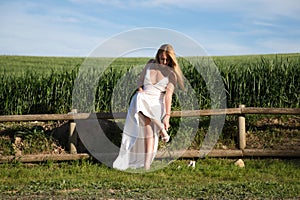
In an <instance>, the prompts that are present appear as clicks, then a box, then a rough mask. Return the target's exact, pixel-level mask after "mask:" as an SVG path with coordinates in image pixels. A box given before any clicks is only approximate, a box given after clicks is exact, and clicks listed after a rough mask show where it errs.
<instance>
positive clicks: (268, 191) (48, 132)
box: [0, 54, 300, 199]
mask: <svg viewBox="0 0 300 200" xmlns="http://www.w3.org/2000/svg"><path fill="white" fill-rule="evenodd" d="M212 58H213V61H214V62H215V64H216V66H217V68H218V70H219V71H220V74H221V76H222V81H223V83H224V87H225V89H226V98H227V101H226V103H227V107H237V106H238V105H239V104H241V103H242V104H245V105H246V106H248V107H250V106H256V107H284V108H288V107H292V108H299V105H300V93H299V91H300V54H280V55H253V56H228V57H212ZM147 60H148V58H118V59H116V60H113V62H112V63H111V66H110V67H109V68H107V69H106V70H105V71H104V72H103V74H97V72H99V70H98V69H93V68H91V69H89V70H91V71H89V72H91V74H88V73H87V74H81V75H82V77H79V79H76V78H78V74H79V72H80V69H82V64H83V62H84V58H68V57H29V56H0V76H1V77H0V89H1V93H0V102H1V103H0V115H11V114H34V113H43V114H45V113H67V112H69V111H70V110H71V108H72V107H73V106H74V105H72V95H73V87H74V81H75V80H81V81H84V82H87V83H88V84H90V82H89V81H90V80H91V77H93V76H98V75H99V76H100V77H101V78H100V79H99V82H97V84H96V87H95V94H96V96H95V101H94V102H93V108H92V110H95V111H110V110H111V109H112V104H111V101H112V98H113V97H114V96H113V93H112V92H113V91H114V88H115V87H116V84H117V83H118V81H119V80H120V79H122V77H124V75H125V74H126V73H128V72H132V73H129V75H128V76H126V77H127V79H128V80H127V81H128V82H127V83H131V84H135V81H136V79H135V77H136V75H137V74H136V72H135V71H134V68H135V66H143V65H144V63H145V62H147ZM179 63H180V64H181V67H182V71H183V73H184V75H185V77H186V79H187V80H188V82H189V83H190V84H191V86H192V88H193V89H194V91H195V95H196V98H197V101H198V102H199V108H200V109H202V108H210V107H211V102H210V96H209V93H208V92H207V88H206V83H205V82H204V80H203V77H201V75H200V74H199V73H198V72H196V71H195V67H193V66H191V65H190V63H188V62H187V60H186V59H185V58H179ZM100 68H101V66H100ZM202 69H203V68H202ZM93 70H94V71H93ZM211 80H212V81H213V80H214V79H213V77H212V79H211ZM79 89H80V90H78V91H77V92H84V91H85V90H86V88H84V87H83V88H79ZM121 89H122V88H121ZM125 89H126V91H125V90H124V91H122V90H118V92H117V93H114V95H116V96H117V95H119V94H121V92H125V93H126V92H127V93H130V92H131V88H129V87H128V88H125ZM127 90H128V91H127ZM121 97H122V95H121ZM121 100H122V101H120V102H118V101H117V102H114V103H115V104H114V105H115V106H116V107H115V108H117V109H119V110H123V111H125V107H126V106H125V105H126V104H127V103H128V101H129V100H128V99H126V100H124V99H121ZM78 103H79V104H78V107H80V106H83V107H85V106H86V105H85V100H84V99H83V100H81V101H79V102H78ZM81 103H82V105H81ZM180 103H181V102H178V99H177V96H176V94H175V98H174V102H173V108H172V109H173V110H177V109H181V107H182V105H181V104H180ZM185 103H186V104H189V103H190V102H185ZM196 109H197V108H196ZM179 120H180V119H176V118H172V119H171V121H170V123H171V125H172V130H171V131H170V134H171V135H172V134H176V126H177V125H178V122H179ZM199 120H200V124H201V126H200V127H199V130H198V131H197V134H196V135H195V138H194V141H193V142H192V143H191V146H190V148H194V149H199V147H200V146H201V142H202V139H203V137H204V135H205V133H206V132H207V129H208V126H209V117H201V118H199ZM236 122H237V117H236V116H227V117H226V121H225V125H224V128H223V131H222V134H221V135H220V137H219V140H218V143H217V144H216V146H215V148H222V147H224V146H225V147H226V148H229V149H235V148H236V147H237V132H238V129H237V124H236ZM64 125H65V122H39V123H36V122H28V123H27V122H24V123H10V122H8V123H0V156H2V155H15V154H16V153H17V151H21V152H22V155H24V154H40V153H53V152H55V151H57V150H62V151H64V148H65V147H66V143H64V142H65V141H64V142H62V141H60V140H59V139H61V138H57V137H55V134H54V129H56V128H61V127H63V126H64ZM299 127H300V120H299V116H279V115H273V116H269V115H264V116H263V115H262V116H257V115H256V116H247V148H252V149H277V150H278V149H279V150H280V149H299V141H300V140H299V138H300V130H299ZM66 135H67V134H66ZM183 136H184V134H183ZM17 138H19V139H21V142H20V143H16V141H17ZM182 139H184V137H182ZM182 142H184V140H182ZM187 163H188V160H178V161H175V162H174V163H172V164H170V165H169V166H167V167H166V168H164V169H161V170H158V171H155V172H151V173H140V174H133V173H125V172H120V171H116V170H113V169H110V168H108V167H106V166H104V165H102V164H99V163H98V162H96V161H91V160H84V161H72V162H61V163H53V162H51V161H47V162H45V163H40V164H28V165H27V164H22V163H18V162H16V163H8V164H1V165H0V198H1V199H33V198H34V199H45V198H46V199H50V198H53V199H99V198H100V199H101V198H103V199H162V198H166V197H167V198H169V199H180V198H182V199H297V198H300V193H299V191H300V187H299V186H300V182H299V180H300V177H299V174H300V173H299V172H300V171H299V170H300V162H299V159H290V160H286V159H282V160H280V159H246V160H245V165H246V167H245V168H238V167H236V166H234V165H233V163H234V160H230V159H211V158H206V159H200V160H197V163H196V168H195V169H191V168H189V167H187Z"/></svg>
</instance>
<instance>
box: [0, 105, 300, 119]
mask: <svg viewBox="0 0 300 200" xmlns="http://www.w3.org/2000/svg"><path fill="white" fill-rule="evenodd" d="M245 114H275V115H276V114H285V115H300V108H256V107H239V108H226V109H211V110H209V109H207V110H191V111H190V110H188V111H172V112H171V117H198V116H212V115H245ZM125 117H126V112H113V113H110V112H101V113H72V112H71V113H69V114H33V115H1V116H0V122H22V121H59V120H81V119H82V120H84V119H96V118H97V119H122V118H125Z"/></svg>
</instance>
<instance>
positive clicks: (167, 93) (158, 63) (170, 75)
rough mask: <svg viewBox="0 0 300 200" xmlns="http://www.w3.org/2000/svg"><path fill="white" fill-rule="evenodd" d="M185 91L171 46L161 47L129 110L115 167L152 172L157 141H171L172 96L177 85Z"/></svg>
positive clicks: (143, 73) (148, 65)
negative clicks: (169, 130) (142, 168)
mask: <svg viewBox="0 0 300 200" xmlns="http://www.w3.org/2000/svg"><path fill="white" fill-rule="evenodd" d="M177 83H178V84H179V86H180V87H181V88H184V84H183V75H182V72H181V69H180V67H179V65H178V63H177V59H176V55H175V52H174V49H173V47H172V46H171V45H170V44H164V45H162V46H161V47H160V48H159V49H158V51H157V53H156V56H155V59H151V60H150V61H149V62H148V63H147V64H146V66H145V68H144V69H143V71H142V72H141V75H140V79H139V81H138V89H137V93H136V94H135V95H134V96H133V98H132V100H131V103H130V107H129V109H128V113H127V117H126V121H125V126H124V130H123V135H122V142H121V148H120V152H119V155H118V157H117V159H116V160H115V162H114V163H113V167H114V168H117V169H120V170H125V169H127V168H141V167H144V168H145V169H146V170H148V169H150V166H151V163H152V162H153V159H154V157H155V154H156V152H157V148H158V138H159V136H160V137H161V138H162V140H163V141H164V142H168V141H169V140H170V136H169V135H168V133H167V131H168V129H169V127H170V124H169V120H170V113H171V103H172V95H173V92H174V89H175V87H176V84H177Z"/></svg>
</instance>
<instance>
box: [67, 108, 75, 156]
mask: <svg viewBox="0 0 300 200" xmlns="http://www.w3.org/2000/svg"><path fill="white" fill-rule="evenodd" d="M74 113H77V109H72V111H71V113H69V114H74ZM75 128H76V123H75V122H74V120H72V121H71V122H70V130H69V151H70V153H71V154H76V153H77V149H76V146H77V132H76V131H75Z"/></svg>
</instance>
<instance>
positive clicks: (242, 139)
mask: <svg viewBox="0 0 300 200" xmlns="http://www.w3.org/2000/svg"><path fill="white" fill-rule="evenodd" d="M239 108H240V109H243V108H245V105H239ZM238 120H239V148H240V149H241V150H244V149H245V148H246V119H245V114H241V115H239V117H238Z"/></svg>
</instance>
